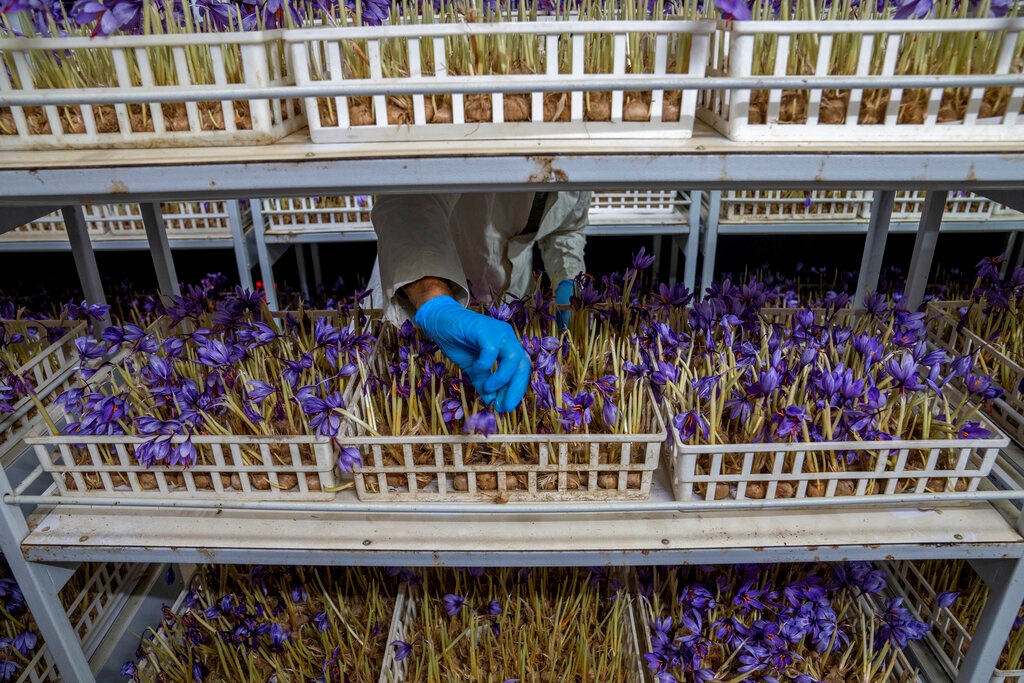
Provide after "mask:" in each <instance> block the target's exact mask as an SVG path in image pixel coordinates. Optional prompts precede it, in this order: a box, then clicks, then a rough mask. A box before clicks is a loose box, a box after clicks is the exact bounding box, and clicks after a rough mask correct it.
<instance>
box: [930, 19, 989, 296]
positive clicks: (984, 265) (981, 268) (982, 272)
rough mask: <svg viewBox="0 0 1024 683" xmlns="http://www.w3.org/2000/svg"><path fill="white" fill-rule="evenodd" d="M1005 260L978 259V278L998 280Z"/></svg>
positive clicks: (987, 257)
mask: <svg viewBox="0 0 1024 683" xmlns="http://www.w3.org/2000/svg"><path fill="white" fill-rule="evenodd" d="M925 1H927V2H928V5H929V9H930V8H931V0H919V2H925ZM1005 260H1006V254H999V255H998V256H986V257H985V258H983V259H981V260H980V261H978V265H977V266H976V268H977V269H978V279H980V280H991V281H992V282H999V265H1000V264H1001V263H1002V262H1003V261H1005Z"/></svg>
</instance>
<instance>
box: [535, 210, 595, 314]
mask: <svg viewBox="0 0 1024 683" xmlns="http://www.w3.org/2000/svg"><path fill="white" fill-rule="evenodd" d="M590 196H591V193H590V192H562V193H560V194H559V197H558V201H556V202H555V204H554V206H552V207H551V210H550V211H549V212H548V215H547V216H545V222H550V223H551V224H549V225H545V226H543V227H544V229H543V230H542V233H543V236H542V237H541V238H540V239H539V240H538V242H537V244H538V246H539V247H540V250H541V258H542V259H543V261H544V269H545V270H546V271H547V273H548V277H549V278H550V279H551V284H552V287H554V289H555V303H556V304H557V305H559V306H566V305H568V304H569V300H570V298H571V296H572V293H573V285H572V280H573V278H574V277H576V276H577V275H579V274H580V273H582V272H584V271H585V270H586V266H585V264H584V260H583V251H584V248H585V246H586V241H587V239H586V235H585V234H584V230H585V229H586V227H587V217H588V214H589V209H590ZM569 317H570V311H569V310H567V309H560V310H559V311H558V313H557V320H558V327H559V329H565V328H566V327H568V326H569Z"/></svg>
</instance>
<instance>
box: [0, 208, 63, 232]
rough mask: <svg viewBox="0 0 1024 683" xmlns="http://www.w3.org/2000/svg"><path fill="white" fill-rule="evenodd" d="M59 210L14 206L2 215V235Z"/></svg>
mask: <svg viewBox="0 0 1024 683" xmlns="http://www.w3.org/2000/svg"><path fill="white" fill-rule="evenodd" d="M56 210H57V207H55V206H12V207H9V208H7V209H4V212H3V214H2V215H0V235H2V234H3V233H5V232H9V231H11V230H17V229H18V228H20V227H21V226H23V225H25V224H26V223H31V222H32V221H34V220H36V219H37V218H42V217H43V216H45V215H46V214H48V213H53V212H54V211H56Z"/></svg>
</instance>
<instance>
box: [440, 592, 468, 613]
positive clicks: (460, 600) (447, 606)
mask: <svg viewBox="0 0 1024 683" xmlns="http://www.w3.org/2000/svg"><path fill="white" fill-rule="evenodd" d="M443 601H444V610H445V611H446V612H447V613H448V616H450V617H454V616H455V615H456V614H458V613H459V612H461V611H462V608H463V607H465V606H466V599H465V598H464V597H462V596H461V595H455V594H453V593H448V594H447V595H445V596H444V598H443Z"/></svg>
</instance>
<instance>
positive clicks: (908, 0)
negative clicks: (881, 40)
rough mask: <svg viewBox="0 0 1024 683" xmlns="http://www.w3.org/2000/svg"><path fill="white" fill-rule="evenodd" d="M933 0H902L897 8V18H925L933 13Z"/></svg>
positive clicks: (895, 15) (895, 16)
mask: <svg viewBox="0 0 1024 683" xmlns="http://www.w3.org/2000/svg"><path fill="white" fill-rule="evenodd" d="M933 5H934V2H933V0H902V2H900V5H899V7H897V8H896V14H894V15H893V16H894V18H896V19H910V18H911V17H913V18H914V19H923V18H924V17H926V16H928V15H929V14H931V13H932V6H933Z"/></svg>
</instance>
